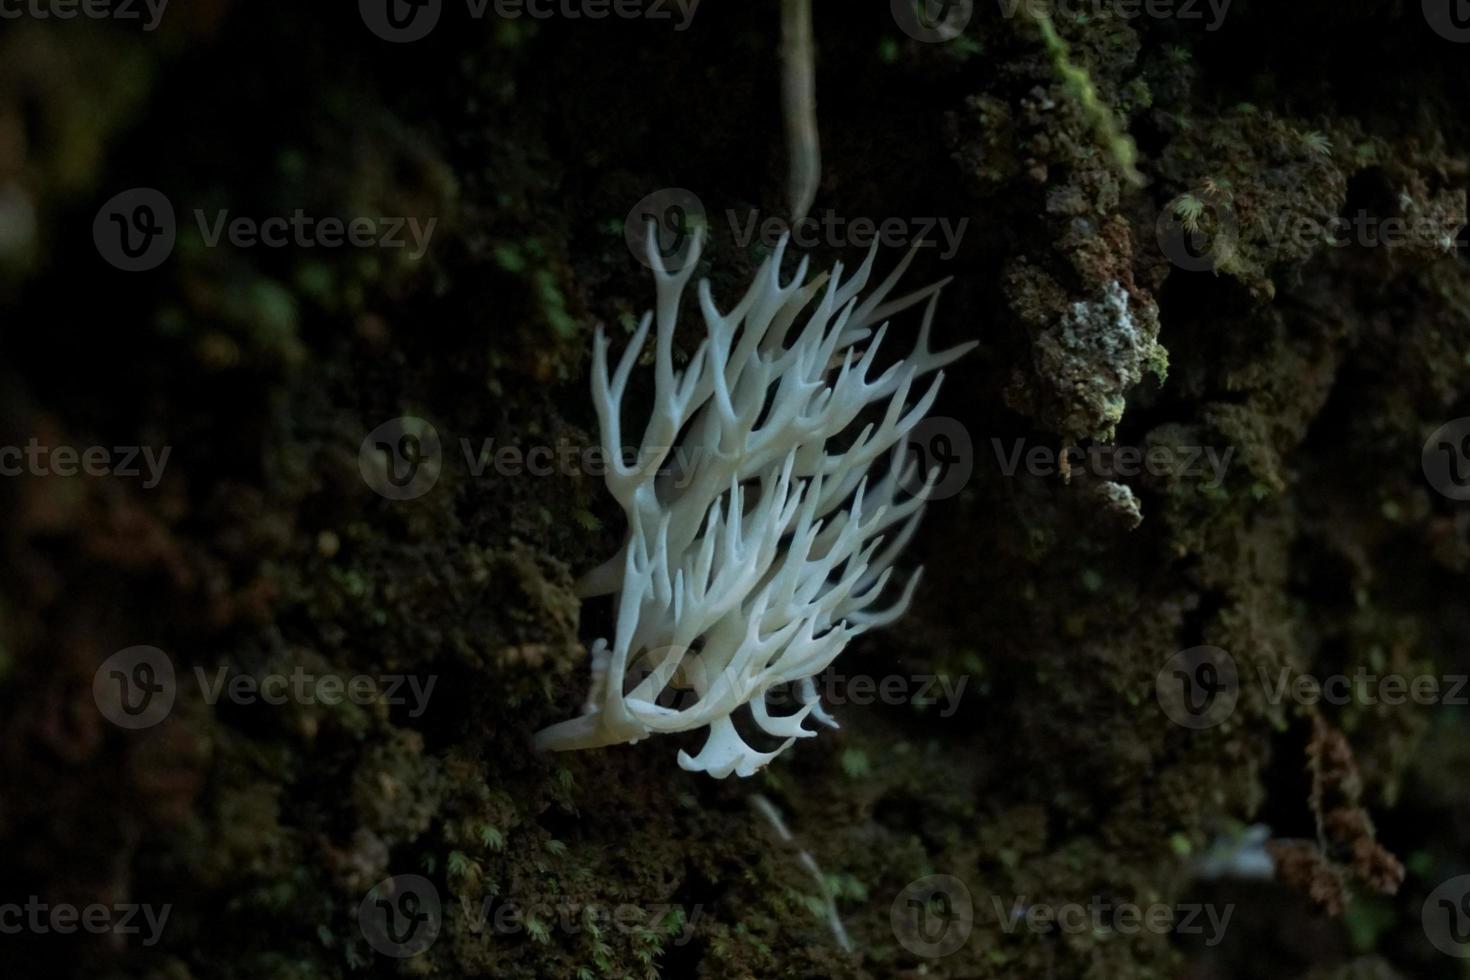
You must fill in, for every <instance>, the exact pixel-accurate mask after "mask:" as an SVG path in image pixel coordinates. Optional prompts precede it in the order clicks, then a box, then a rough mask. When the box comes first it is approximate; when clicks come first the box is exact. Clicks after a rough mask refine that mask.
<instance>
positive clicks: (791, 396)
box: [536, 228, 974, 778]
mask: <svg viewBox="0 0 1470 980" xmlns="http://www.w3.org/2000/svg"><path fill="white" fill-rule="evenodd" d="M701 242H702V240H701V238H700V237H699V236H697V235H696V237H695V238H694V241H693V246H692V251H691V253H690V255H689V256H688V259H687V261H686V262H685V263H684V264H683V266H682V269H681V271H679V272H669V271H667V269H666V268H665V266H664V264H663V262H662V261H661V259H660V256H659V252H658V249H657V241H656V239H655V237H654V234H653V229H652V228H650V233H649V237H648V259H649V264H650V265H651V266H652V267H653V270H654V275H655V278H656V280H657V285H658V304H657V310H656V311H655V312H651V313H648V314H645V315H644V317H643V321H642V323H641V324H640V325H639V327H638V331H637V333H636V334H635V335H634V337H633V340H632V342H631V343H630V344H629V346H628V349H627V351H626V352H625V353H624V354H623V357H622V359H621V360H620V361H619V362H618V366H617V370H616V371H615V372H613V373H612V374H611V375H610V374H609V373H608V357H607V352H608V341H607V337H606V336H605V335H604V334H603V332H602V331H601V330H600V329H599V330H598V333H597V340H596V346H595V351H594V366H593V374H592V395H593V399H594V401H595V402H596V406H597V416H598V420H599V422H600V423H601V427H602V451H603V454H604V456H605V458H606V459H607V461H608V467H609V469H608V474H607V486H608V489H609V490H610V491H611V492H612V494H613V496H614V497H615V498H617V501H618V503H620V504H621V505H622V507H623V510H624V512H625V513H626V515H627V519H628V523H629V533H628V539H627V542H626V544H625V545H624V546H623V548H622V550H621V551H620V552H619V553H618V554H617V555H616V556H614V557H613V558H612V559H611V560H610V561H608V562H607V563H606V564H604V565H602V566H600V567H599V568H597V569H595V570H594V571H592V572H591V573H589V574H588V575H587V576H586V577H585V578H584V579H583V581H582V582H581V583H580V586H579V589H580V591H581V593H582V594H583V595H584V596H595V595H606V594H616V596H617V600H616V606H617V627H616V633H615V636H614V638H613V643H612V646H611V647H609V646H608V644H607V642H606V641H605V640H598V641H597V642H596V643H595V644H594V645H593V648H592V688H591V693H590V694H589V695H588V698H587V702H586V704H585V705H584V707H583V714H582V715H581V716H580V717H577V718H573V719H571V720H569V721H564V722H561V723H560V724H556V725H552V726H550V727H549V728H546V729H543V730H542V731H541V732H539V733H538V734H537V736H536V744H537V746H538V747H539V748H543V749H553V750H564V749H584V748H594V747H597V746H602V745H610V744H613V743H617V742H636V741H639V740H640V739H643V738H646V737H647V736H648V735H650V734H654V733H668V732H683V731H690V730H693V729H696V728H701V727H704V726H709V729H710V732H709V737H708V739H707V740H706V742H705V744H704V747H703V749H702V750H701V751H700V752H699V754H698V755H695V756H690V755H689V754H688V753H686V752H683V751H681V752H680V753H679V765H680V766H682V767H683V768H685V769H688V770H703V771H705V772H708V773H710V774H711V775H713V776H716V777H718V778H724V777H725V776H728V775H729V774H730V773H731V772H734V773H737V774H738V775H740V776H749V775H751V774H752V773H754V772H756V771H757V770H759V769H760V768H762V767H763V766H765V765H766V764H767V763H769V762H770V761H771V760H772V759H773V758H775V756H776V755H777V754H778V753H780V752H781V751H783V750H784V749H786V748H787V747H788V746H790V745H791V744H792V742H794V741H795V740H796V739H797V738H800V737H805V736H810V735H814V734H815V732H812V731H808V730H806V729H805V728H804V727H803V722H804V721H805V720H806V717H807V716H808V715H812V716H813V717H815V718H816V719H817V720H818V721H821V722H823V723H825V724H828V725H832V726H834V727H835V722H834V721H833V720H832V719H831V718H830V717H829V716H828V715H827V714H826V712H824V711H823V710H822V708H821V706H820V704H819V703H818V695H817V693H816V685H815V684H814V683H813V678H814V677H815V676H816V675H817V674H818V673H820V672H821V671H822V670H824V669H825V668H826V667H827V665H828V664H830V663H831V662H832V660H833V659H834V658H835V657H836V656H837V655H838V653H840V652H841V651H842V649H843V648H844V647H845V646H846V645H847V643H848V641H850V640H851V639H852V638H853V637H854V636H856V635H858V634H859V633H862V632H864V631H866V630H867V629H869V628H871V627H873V626H882V625H885V624H887V623H890V622H892V621H893V620H895V619H897V618H898V617H899V616H900V615H902V613H903V612H904V610H905V609H906V608H907V607H908V604H909V600H910V599H911V598H912V596H913V592H914V587H915V586H916V585H917V583H918V578H919V576H918V573H917V572H916V573H915V574H914V575H913V576H911V577H910V578H909V580H908V582H907V584H906V586H905V588H904V590H903V593H902V595H901V596H900V598H899V599H898V601H897V602H896V603H894V604H893V605H891V606H889V607H888V608H886V609H874V608H873V607H874V603H875V602H876V601H877V600H878V598H879V596H880V594H881V593H882V592H883V591H884V587H885V585H887V583H888V579H889V576H890V574H891V566H892V564H893V560H894V558H895V557H896V556H897V555H898V553H899V552H900V551H901V550H902V549H903V547H904V545H905V544H906V543H907V542H908V540H909V538H910V537H911V536H912V534H913V532H914V528H915V526H916V525H917V523H918V520H919V517H920V512H921V509H922V507H923V504H924V498H925V496H926V494H927V492H928V490H929V489H930V488H932V487H933V485H934V481H935V480H936V479H937V478H938V470H937V469H936V470H935V471H933V472H931V473H929V474H928V480H927V481H926V482H925V484H924V487H923V489H922V490H919V492H917V493H915V494H913V495H908V494H903V495H902V496H903V499H902V500H900V499H899V497H900V490H901V488H903V487H913V486H914V483H913V480H914V479H915V477H916V473H915V469H916V465H917V464H913V463H908V462H907V461H906V460H905V453H906V449H907V443H908V434H909V432H910V431H911V430H912V429H913V427H914V426H915V425H916V424H918V422H919V421H920V420H921V419H922V418H923V417H924V415H925V414H926V413H927V412H928V411H929V408H930V406H931V405H932V404H933V403H934V398H935V395H936V394H937V393H938V390H939V385H940V382H941V380H942V379H943V372H942V371H941V372H939V373H938V374H937V375H936V376H935V378H934V379H933V381H932V382H930V384H929V385H928V389H927V390H926V391H925V392H924V394H923V395H922V397H920V398H918V399H917V401H916V402H914V403H913V404H912V405H909V404H908V401H909V393H910V389H911V387H912V386H913V384H914V381H915V379H916V378H919V377H920V376H921V375H924V374H927V373H929V372H931V371H935V370H937V369H938V368H941V367H943V366H944V365H946V364H949V363H950V362H951V361H954V360H955V359H956V358H958V357H960V356H961V355H963V354H964V353H965V352H966V351H968V350H969V349H970V348H971V347H973V346H974V344H973V343H970V344H964V345H961V346H959V347H954V348H951V349H950V350H947V351H944V352H942V353H934V352H933V351H931V350H930V349H929V330H930V325H931V323H932V321H933V318H934V309H935V304H936V303H937V301H938V299H939V292H940V290H941V289H942V288H943V287H944V285H945V284H946V283H947V282H948V280H945V281H944V282H939V283H935V284H934V285H932V286H929V287H927V288H925V289H921V290H919V291H918V292H915V293H912V294H910V295H908V296H904V297H902V298H900V299H896V300H892V301H890V302H886V303H885V302H884V301H885V300H886V299H887V297H888V294H889V292H890V291H891V290H892V289H893V287H894V286H895V285H896V284H897V283H898V280H899V279H900V277H901V276H902V275H903V273H904V271H905V269H906V268H907V267H908V264H909V262H910V261H911V260H912V259H913V255H914V253H913V252H912V251H911V252H909V254H908V255H907V256H905V258H904V259H903V261H902V262H900V263H899V265H898V267H897V268H896V269H895V270H894V271H893V273H892V274H891V275H889V277H888V278H887V279H886V280H884V281H883V283H882V284H881V285H879V286H878V287H877V288H876V289H874V290H873V292H872V293H871V294H870V295H868V296H867V297H860V294H861V292H862V291H863V289H864V287H865V286H866V285H867V281H868V276H869V273H870V272H871V271H872V265H873V259H874V255H875V254H876V246H875V248H874V250H873V251H870V252H869V254H868V256H867V259H866V261H864V262H863V264H862V267H861V268H859V269H858V270H857V272H856V274H855V275H853V276H852V278H851V279H849V280H847V281H846V282H843V281H842V267H841V265H838V266H837V267H836V268H835V269H834V270H833V272H832V273H831V275H830V276H829V275H827V274H823V275H821V276H818V277H817V278H816V279H814V280H813V281H812V282H809V283H808V282H806V274H807V262H806V261H805V260H803V261H802V263H801V266H800V268H799V269H798V270H797V273H796V277H795V279H793V280H792V281H791V282H790V283H788V284H787V285H784V286H783V285H782V284H781V281H780V267H781V257H782V254H783V253H784V251H785V244H786V243H785V242H784V241H783V242H782V243H781V245H780V247H778V248H777V249H776V250H775V253H774V254H773V255H771V256H770V257H769V258H767V260H766V261H765V263H764V264H763V265H762V266H761V268H760V270H759V271H758V272H757V273H756V277H755V282H754V283H753V284H752V285H751V287H750V289H749V290H748V291H747V292H746V294H745V297H744V298H743V299H742V300H741V301H740V303H739V305H737V306H736V307H735V308H734V309H733V310H731V311H730V312H728V313H721V312H720V311H719V309H718V308H717V307H716V306H715V301H714V297H713V296H712V295H711V292H710V287H709V283H708V281H701V282H700V283H699V287H698V294H699V308H700V311H701V313H702V314H703V317H704V321H705V327H706V329H707V331H708V337H707V339H706V340H705V341H704V342H703V343H702V344H700V346H699V349H698V350H697V351H696V352H695V354H694V356H693V357H691V358H690V360H689V363H688V366H687V367H685V368H684V370H683V371H676V370H675V369H674V330H675V326H676V324H677V321H678V317H679V307H680V303H681V300H682V299H683V296H684V289H685V286H686V285H687V284H688V283H689V280H690V278H691V277H692V275H693V272H694V268H695V265H696V263H697V262H698V260H699V255H700V251H701ZM824 287H825V288H824ZM819 295H820V300H819V301H818V302H817V303H816V306H815V308H814V309H812V310H810V312H807V313H806V317H805V321H804V322H803V323H802V324H801V326H800V328H799V332H798V334H797V336H796V337H795V339H794V340H791V341H790V342H789V343H788V335H789V334H790V333H791V332H792V330H793V327H794V326H795V325H796V321H797V320H798V318H799V317H801V316H802V314H803V312H804V311H807V309H808V307H810V306H811V305H812V302H813V300H814V299H816V298H817V297H818V296H819ZM924 300H928V303H927V305H926V307H925V310H924V316H923V323H922V326H921V327H920V330H919V338H918V342H917V343H916V345H915V347H914V349H913V351H912V353H910V354H909V356H908V357H907V358H905V359H903V360H901V361H899V362H898V363H896V364H894V365H892V366H890V367H889V368H887V369H886V370H884V371H883V372H882V373H881V374H879V375H878V376H877V377H876V378H873V377H870V375H871V374H873V372H874V361H875V359H876V358H877V356H878V349H879V346H880V344H881V343H882V340H883V335H884V333H885V331H886V329H887V324H886V323H883V325H882V326H879V327H878V329H877V331H876V333H874V332H873V331H872V330H871V329H870V327H871V326H872V325H873V324H875V323H879V322H881V321H883V320H885V318H887V317H888V316H890V315H892V314H894V313H898V312H900V311H902V310H905V309H908V308H909V307H911V306H914V305H916V304H918V303H920V302H923V301H924ZM652 325H656V330H657V332H656V335H655V342H654V394H653V401H654V405H653V410H652V417H651V418H650V419H649V421H648V424H647V426H646V427H645V428H644V432H643V440H642V445H641V447H640V450H639V452H638V454H637V457H636V460H635V461H633V462H628V461H627V459H626V457H625V455H624V444H623V428H622V402H623V396H624V394H625V392H626V390H627V386H628V378H629V376H630V375H631V374H632V371H633V367H634V365H635V364H636V363H637V361H638V359H639V355H640V353H641V352H642V350H643V346H644V342H645V341H646V340H647V338H648V332H649V328H650V326H652ZM870 338H871V339H870ZM864 342H867V344H866V347H865V348H864V349H862V350H859V349H858V345H860V344H863V343H864ZM885 403H886V404H885ZM870 406H879V407H878V408H875V409H874V411H873V413H872V415H873V417H872V419H871V420H869V421H867V422H866V424H863V425H862V427H861V429H860V431H857V432H856V434H855V435H853V434H852V430H853V429H856V428H857V425H858V422H859V421H860V420H859V416H860V414H862V413H863V411H864V409H866V408H868V407H870ZM879 411H881V418H879V417H878V413H879ZM883 456H888V457H889V458H890V459H891V462H890V463H889V465H888V466H887V467H886V470H885V471H884V472H883V474H882V476H881V478H879V479H877V481H876V482H875V483H873V484H871V485H870V484H869V482H868V470H869V467H870V466H871V465H872V464H873V462H874V461H875V460H877V459H879V458H880V457H883ZM675 460H676V461H677V463H678V466H677V467H674V466H672V465H671V464H672V462H673V461H675ZM895 525H899V527H898V529H897V533H896V534H894V535H893V536H892V538H891V540H890V541H888V543H887V546H886V547H883V544H884V540H885V539H884V537H883V535H884V534H885V532H887V531H888V529H889V528H891V527H894V526H895ZM880 547H881V548H882V550H881V551H880V550H879V549H880ZM634 667H638V668H641V669H640V670H633V669H632V668H634ZM785 685H792V687H793V688H794V690H795V692H796V693H797V695H798V700H799V701H800V702H801V707H800V709H799V710H797V711H796V712H795V713H793V714H787V715H775V714H772V713H771V711H770V710H769V706H768V704H767V698H768V696H769V695H770V694H772V692H773V689H780V690H782V691H785V690H790V689H792V688H787V687H785ZM680 692H682V693H683V695H684V696H683V697H678V696H677V695H678V694H679V693H680ZM746 704H748V705H749V706H750V713H751V716H752V718H753V720H754V723H755V725H756V726H757V727H758V728H759V729H760V730H761V731H763V732H765V733H766V734H767V735H770V736H774V737H775V738H778V739H784V741H783V742H782V743H781V745H780V746H779V747H778V748H776V749H775V750H774V751H771V752H761V751H758V750H756V749H755V748H753V747H751V746H750V745H748V744H747V743H746V741H745V740H744V739H743V738H742V737H741V735H740V734H739V733H738V732H737V731H736V728H735V724H734V721H733V720H732V718H731V714H732V712H734V711H736V709H738V708H740V707H741V706H742V705H746Z"/></svg>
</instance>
